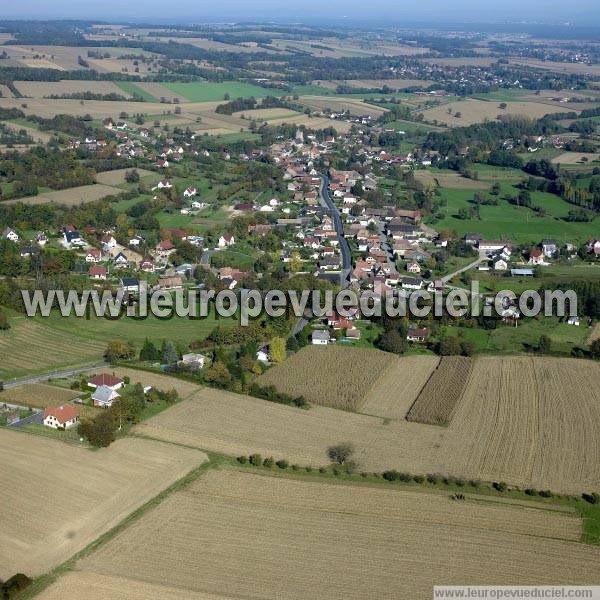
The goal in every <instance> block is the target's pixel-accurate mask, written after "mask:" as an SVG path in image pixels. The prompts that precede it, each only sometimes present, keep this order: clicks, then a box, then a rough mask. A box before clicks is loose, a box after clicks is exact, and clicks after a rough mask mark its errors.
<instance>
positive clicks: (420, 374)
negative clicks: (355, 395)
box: [360, 356, 439, 419]
mask: <svg viewBox="0 0 600 600" xmlns="http://www.w3.org/2000/svg"><path fill="white" fill-rule="evenodd" d="M438 363H439V358H438V357H437V356H406V357H401V358H398V359H396V360H394V361H393V362H392V363H391V364H390V366H389V367H388V368H387V370H386V372H385V373H384V374H383V375H382V376H381V377H380V378H379V380H378V381H377V383H376V384H375V385H374V386H373V387H372V388H371V390H370V391H369V392H368V394H367V399H366V401H365V403H364V404H363V406H362V408H361V409H360V411H361V412H362V413H364V414H367V415H375V416H377V417H385V418H387V419H404V418H405V417H406V414H407V413H408V411H409V409H410V407H411V406H412V405H413V403H414V401H415V400H416V399H417V396H418V395H419V394H420V393H421V390H422V389H423V386H424V385H425V384H426V383H427V380H428V379H429V377H430V376H431V373H432V372H433V370H434V369H435V368H436V367H437V366H438Z"/></svg>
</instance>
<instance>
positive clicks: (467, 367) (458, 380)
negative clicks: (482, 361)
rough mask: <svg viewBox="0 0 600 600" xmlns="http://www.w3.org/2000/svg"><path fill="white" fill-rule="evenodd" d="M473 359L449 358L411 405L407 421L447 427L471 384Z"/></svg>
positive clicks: (444, 358)
mask: <svg viewBox="0 0 600 600" xmlns="http://www.w3.org/2000/svg"><path fill="white" fill-rule="evenodd" d="M472 368H473V360H472V359H470V358H464V357H462V356H445V357H443V358H442V360H441V361H440V363H439V365H438V366H437V368H436V369H435V371H433V373H432V374H431V377H430V378H429V379H428V381H427V383H426V384H425V386H424V387H423V389H422V390H421V393H420V394H419V396H418V397H417V399H416V400H415V403H414V404H413V405H412V406H411V408H410V410H409V412H408V415H407V417H406V418H407V419H408V420H409V421H414V422H417V423H425V424H426V425H447V424H448V423H449V422H450V421H451V419H452V416H453V415H454V411H455V410H456V407H457V405H458V403H459V401H460V399H461V398H462V395H463V393H464V391H465V389H466V387H467V386H468V385H469V376H470V375H471V370H472Z"/></svg>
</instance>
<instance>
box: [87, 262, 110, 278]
mask: <svg viewBox="0 0 600 600" xmlns="http://www.w3.org/2000/svg"><path fill="white" fill-rule="evenodd" d="M88 275H89V277H90V279H106V276H107V275H108V269H107V268H106V267H103V266H102V265H94V266H93V267H90V270H89V271H88Z"/></svg>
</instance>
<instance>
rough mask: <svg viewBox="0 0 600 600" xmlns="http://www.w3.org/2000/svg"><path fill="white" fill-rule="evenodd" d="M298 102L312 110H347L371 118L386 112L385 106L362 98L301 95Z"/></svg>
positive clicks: (352, 113)
mask: <svg viewBox="0 0 600 600" xmlns="http://www.w3.org/2000/svg"><path fill="white" fill-rule="evenodd" d="M299 102H300V104H303V105H304V106H308V107H309V108H312V109H313V110H325V109H327V108H328V109H331V110H332V111H333V112H346V111H347V112H349V113H350V114H351V115H355V116H362V115H370V116H372V117H373V118H377V117H380V116H381V115H382V114H384V113H385V112H387V109H385V108H379V107H377V106H374V105H373V104H367V103H366V102H363V101H362V100H356V99H354V98H343V97H332V96H301V97H300V100H299Z"/></svg>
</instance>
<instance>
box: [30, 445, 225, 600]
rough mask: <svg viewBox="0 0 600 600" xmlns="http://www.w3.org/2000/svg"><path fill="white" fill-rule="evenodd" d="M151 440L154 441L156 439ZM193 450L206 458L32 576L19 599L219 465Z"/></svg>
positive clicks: (42, 587)
mask: <svg viewBox="0 0 600 600" xmlns="http://www.w3.org/2000/svg"><path fill="white" fill-rule="evenodd" d="M152 441H155V442H156V441H157V440H152ZM163 443H166V442H163ZM194 450H196V451H198V453H199V454H200V453H202V454H204V455H205V456H206V458H207V460H206V461H204V462H203V463H202V464H200V465H198V466H197V467H195V468H193V469H192V470H191V471H189V472H188V473H187V474H186V475H184V476H183V477H181V478H180V479H178V480H177V481H175V482H174V483H172V484H171V485H169V486H168V487H166V488H165V489H164V490H162V491H161V492H159V493H158V494H157V495H156V496H154V497H153V498H150V500H148V501H147V502H145V503H144V504H142V505H141V506H138V508H136V509H135V510H134V511H133V512H131V513H130V514H129V515H127V516H126V517H125V518H124V519H123V520H122V521H120V522H119V523H117V525H115V526H114V527H113V528H112V529H109V530H108V531H106V532H105V533H103V534H102V535H100V536H99V537H98V538H96V539H95V540H94V541H93V542H90V543H89V544H88V545H87V546H86V547H85V548H82V549H81V550H79V551H78V552H76V553H75V554H73V556H71V557H70V558H68V559H67V560H66V561H64V562H63V563H62V564H60V565H58V566H57V567H55V568H54V569H52V570H51V571H50V572H48V573H45V574H44V575H40V576H39V577H36V578H34V580H33V583H32V584H31V585H30V586H29V587H27V588H25V590H24V591H23V593H22V594H21V595H19V600H29V599H30V598H34V597H35V596H37V595H38V594H40V593H41V592H43V591H44V590H45V589H46V588H48V587H49V586H50V585H52V584H53V583H55V582H56V581H57V580H58V578H59V577H61V576H62V575H65V574H66V573H68V572H70V571H74V570H75V566H76V563H77V561H79V560H81V559H82V558H85V557H86V556H88V555H89V554H91V553H92V552H94V551H95V550H97V549H98V548H100V547H101V546H103V545H104V544H106V543H107V542H109V541H110V540H111V539H113V538H114V537H115V536H116V535H118V534H119V533H121V532H122V531H124V530H125V529H127V527H129V525H131V524H133V523H135V522H136V521H138V520H139V519H140V518H141V517H142V516H143V515H144V514H146V513H147V512H148V511H149V510H152V509H153V508H155V507H157V506H159V505H160V504H162V502H164V501H165V500H166V499H167V498H168V497H169V496H170V495H171V494H173V493H174V492H176V491H179V490H180V489H183V488H185V487H187V486H188V485H189V484H190V483H192V482H193V481H195V480H196V479H198V478H199V477H200V476H201V475H202V474H203V473H204V472H205V471H208V470H209V469H211V468H215V467H217V466H218V465H219V462H218V461H214V460H212V459H211V456H209V455H208V454H206V453H205V452H203V451H201V450H199V449H198V448H194Z"/></svg>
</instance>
